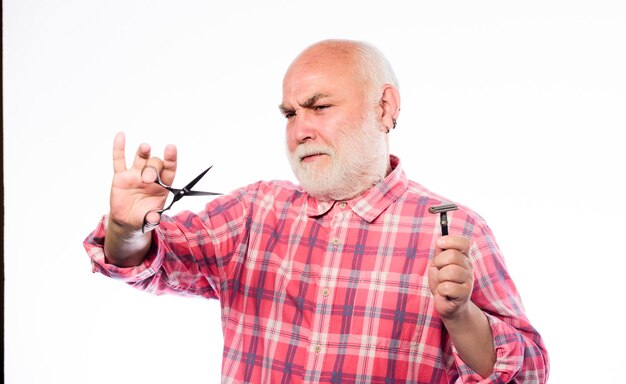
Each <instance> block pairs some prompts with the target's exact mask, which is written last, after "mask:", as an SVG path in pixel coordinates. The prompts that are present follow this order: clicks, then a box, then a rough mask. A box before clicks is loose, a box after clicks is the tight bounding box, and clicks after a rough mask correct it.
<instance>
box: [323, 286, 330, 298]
mask: <svg viewBox="0 0 626 384" xmlns="http://www.w3.org/2000/svg"><path fill="white" fill-rule="evenodd" d="M329 293H330V290H329V289H328V288H324V290H322V296H324V297H328V294H329Z"/></svg>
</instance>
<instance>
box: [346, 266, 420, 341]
mask: <svg viewBox="0 0 626 384" xmlns="http://www.w3.org/2000/svg"><path fill="white" fill-rule="evenodd" d="M359 286H360V287H361V288H360V289H358V290H357V292H356V294H355V299H354V306H353V308H352V309H353V314H352V319H351V323H352V324H351V331H350V338H351V340H352V342H358V343H359V344H360V345H361V347H362V348H365V349H368V350H371V349H373V348H375V349H376V350H377V351H379V352H384V351H392V352H393V350H402V349H410V348H415V347H416V343H420V342H422V336H423V332H424V328H425V326H426V325H427V323H430V322H431V321H432V316H431V315H430V314H431V313H432V312H431V310H432V303H431V297H432V296H431V293H430V289H429V288H428V284H427V280H426V279H424V278H423V277H421V276H412V277H408V276H406V275H401V274H394V273H385V274H381V273H377V272H371V273H369V274H368V276H361V279H360V284H359Z"/></svg>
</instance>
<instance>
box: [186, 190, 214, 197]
mask: <svg viewBox="0 0 626 384" xmlns="http://www.w3.org/2000/svg"><path fill="white" fill-rule="evenodd" d="M185 195H187V196H218V195H223V193H219V192H204V191H189V192H187V193H185Z"/></svg>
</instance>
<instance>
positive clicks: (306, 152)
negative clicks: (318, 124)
mask: <svg viewBox="0 0 626 384" xmlns="http://www.w3.org/2000/svg"><path fill="white" fill-rule="evenodd" d="M334 154H335V152H334V151H333V149H332V148H330V147H328V146H326V145H320V144H300V145H299V146H298V147H297V148H296V149H295V150H294V151H293V154H292V155H293V156H294V157H295V158H296V159H298V160H300V161H302V159H304V158H305V157H308V156H314V155H329V156H333V155H334Z"/></svg>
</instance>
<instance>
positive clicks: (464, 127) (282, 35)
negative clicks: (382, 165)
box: [3, 0, 626, 384]
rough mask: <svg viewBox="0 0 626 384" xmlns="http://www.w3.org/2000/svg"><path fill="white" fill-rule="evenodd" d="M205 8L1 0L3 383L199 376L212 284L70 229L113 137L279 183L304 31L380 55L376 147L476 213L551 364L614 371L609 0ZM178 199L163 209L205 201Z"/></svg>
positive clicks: (614, 101)
mask: <svg viewBox="0 0 626 384" xmlns="http://www.w3.org/2000/svg"><path fill="white" fill-rule="evenodd" d="M412 3H414V4H412ZM217 4H218V2H211V1H200V0H197V1H191V0H179V1H165V0H114V1H103V0H74V1H71V0H57V1H44V0H19V1H17V0H13V1H8V0H7V1H4V2H3V6H4V9H3V18H4V20H3V28H4V31H3V32H4V34H3V35H4V36H3V38H4V53H3V59H4V151H5V152H4V156H5V158H4V161H5V163H4V164H5V169H4V171H5V181H4V182H5V209H6V219H5V220H6V221H5V229H4V230H5V241H6V245H5V247H6V249H5V274H6V281H5V303H6V307H5V328H6V329H5V343H6V346H5V355H4V356H5V382H7V383H11V384H13V383H91V384H96V383H120V384H124V383H217V382H219V372H220V364H221V345H222V334H221V329H220V321H219V305H218V303H217V302H215V301H206V300H200V299H183V298H177V297H165V296H161V297H156V296H150V295H148V294H146V293H143V292H139V291H136V290H134V289H132V288H130V287H127V286H125V285H124V284H122V283H119V282H115V281H111V280H108V279H106V278H104V277H103V276H100V275H95V274H92V273H91V272H90V263H89V260H88V258H87V256H86V253H85V252H84V249H83V246H82V241H83V239H84V238H85V237H86V236H87V235H88V234H89V232H91V230H92V229H93V228H95V225H96V223H97V222H98V220H99V219H100V217H101V215H103V214H104V213H106V212H107V210H108V193H109V187H110V180H111V176H112V165H111V146H112V140H113V136H114V135H115V133H116V132H118V131H124V132H126V135H127V156H128V158H129V159H130V157H131V155H132V154H133V153H134V151H135V150H136V148H137V146H138V145H139V144H140V143H141V142H148V143H150V144H152V146H153V148H154V150H155V152H156V153H157V154H161V153H162V150H163V147H164V146H165V144H166V143H170V142H171V143H175V144H177V146H178V148H179V174H178V176H177V182H176V183H175V185H176V184H180V183H184V182H186V180H188V179H191V178H192V177H193V176H195V175H196V174H197V173H199V172H200V171H201V170H202V169H204V167H206V166H208V165H210V164H214V168H213V170H212V171H211V172H209V174H208V175H207V176H206V177H205V178H204V179H203V180H202V182H201V183H200V184H199V185H198V187H197V188H198V189H205V190H207V189H208V190H216V191H223V192H228V191H231V190H232V189H234V188H236V187H239V186H242V185H244V184H248V183H250V182H254V181H256V180H259V179H285V178H288V179H292V176H291V172H290V170H289V168H288V165H287V161H286V159H285V156H284V140H283V129H284V120H283V118H282V117H281V116H280V114H279V113H278V109H277V105H278V104H279V103H280V101H281V81H282V76H283V73H284V71H285V69H286V68H287V66H288V64H289V63H290V62H291V60H292V59H293V57H294V56H295V55H296V54H297V53H299V52H300V51H301V50H302V49H303V48H305V47H306V46H308V45H309V44H311V43H313V42H315V41H318V40H321V39H324V38H351V39H360V40H366V41H369V42H371V43H373V44H375V45H377V46H378V47H379V48H381V50H382V51H383V52H385V53H386V55H387V56H388V58H389V59H390V60H391V62H392V64H393V65H394V67H395V70H396V72H397V75H398V77H399V79H400V83H401V94H402V113H401V115H400V118H399V121H398V128H397V129H396V130H395V131H393V132H392V133H391V146H392V152H393V153H395V154H397V155H399V156H400V157H401V159H402V160H403V163H404V167H405V170H406V171H407V173H408V175H409V177H410V178H412V179H414V180H416V181H418V182H420V183H421V184H423V185H425V186H427V187H428V188H430V189H431V190H434V191H436V192H438V193H440V194H442V195H444V196H447V197H448V198H450V199H453V200H456V201H459V202H462V203H464V204H466V205H468V206H470V207H471V208H473V209H474V210H475V211H477V212H478V213H480V214H481V215H482V216H483V217H485V218H486V220H487V221H488V223H490V225H491V227H492V229H493V231H494V232H495V234H496V237H497V238H498V241H499V243H500V246H501V248H502V249H503V251H504V253H505V257H506V258H507V262H508V266H509V269H510V272H511V274H512V276H513V278H514V280H515V281H516V283H517V285H518V288H519V290H520V292H521V294H522V298H523V300H524V303H525V306H526V309H527V313H528V316H529V317H530V318H531V320H532V322H533V324H534V325H535V326H536V327H537V328H538V329H539V331H540V332H541V333H542V335H543V336H544V338H545V341H546V343H547V345H548V348H549V352H550V357H551V362H552V364H551V368H552V371H551V380H550V382H551V383H617V382H624V379H623V374H621V372H622V371H623V366H624V362H623V357H624V353H623V347H624V343H625V342H626V338H625V337H624V332H623V329H624V319H623V315H622V313H623V306H624V302H625V299H624V295H625V292H624V289H623V283H622V282H623V280H624V278H625V274H624V266H625V263H624V258H625V256H626V252H625V251H624V249H625V247H624V233H625V232H626V226H625V224H624V216H625V214H626V208H625V206H624V203H623V197H624V195H625V193H626V188H625V187H624V182H623V179H624V170H623V168H624V164H625V163H626V162H625V160H626V156H625V154H624V143H625V139H624V135H623V131H624V129H625V128H626V113H625V107H626V96H625V89H626V75H625V73H626V56H625V52H626V48H625V47H626V45H625V41H626V11H625V6H624V5H623V4H624V3H623V2H621V1H612V2H611V1H525V2H505V1H476V2H467V1H446V2H434V1H431V2H409V1H406V2H401V1H389V0H387V1H376V2H374V1H363V0H358V1H356V0H355V1H336V0H334V1H326V0H320V1H314V2H311V1H264V2H261V1H231V2H220V5H217ZM409 4H411V5H409ZM186 200H187V201H185V200H183V201H181V202H180V203H179V204H178V205H177V206H176V209H183V208H185V209H192V210H199V209H201V208H202V207H203V205H204V202H203V201H200V200H201V199H200V200H193V199H191V198H189V199H186Z"/></svg>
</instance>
